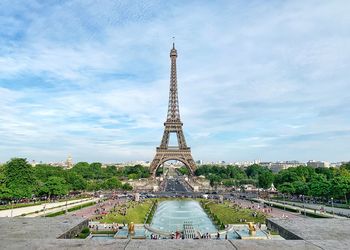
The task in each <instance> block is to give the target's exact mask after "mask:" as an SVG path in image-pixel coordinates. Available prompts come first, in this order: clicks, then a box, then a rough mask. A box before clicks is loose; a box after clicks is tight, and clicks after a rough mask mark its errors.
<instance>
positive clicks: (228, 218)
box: [207, 201, 266, 225]
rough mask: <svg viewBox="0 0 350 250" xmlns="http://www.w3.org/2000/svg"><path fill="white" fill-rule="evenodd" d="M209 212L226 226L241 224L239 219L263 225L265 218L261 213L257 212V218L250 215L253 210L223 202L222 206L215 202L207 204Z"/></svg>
mask: <svg viewBox="0 0 350 250" xmlns="http://www.w3.org/2000/svg"><path fill="white" fill-rule="evenodd" d="M207 204H208V206H209V208H210V210H211V212H212V213H213V214H215V215H216V216H217V217H218V218H219V219H220V221H221V222H223V223H224V224H225V225H227V224H241V223H242V222H240V219H243V220H246V221H247V222H250V221H252V222H254V223H257V222H260V223H265V219H266V216H265V215H264V214H263V213H260V212H257V217H254V216H253V215H252V214H253V212H254V210H250V209H246V208H239V207H238V206H237V205H235V206H234V205H233V204H232V203H229V202H227V201H225V203H224V204H217V203H215V202H207Z"/></svg>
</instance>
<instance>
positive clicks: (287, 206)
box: [256, 199, 343, 218]
mask: <svg viewBox="0 0 350 250" xmlns="http://www.w3.org/2000/svg"><path fill="white" fill-rule="evenodd" d="M256 200H259V201H261V202H265V203H268V204H272V205H282V206H285V207H286V208H290V209H296V210H300V211H301V212H302V213H303V212H304V211H306V213H310V214H317V215H321V216H324V217H329V218H332V217H334V218H343V217H341V216H338V215H334V216H333V215H332V214H330V213H321V212H320V211H317V209H316V211H315V209H310V208H306V207H305V208H302V207H300V206H294V205H292V204H283V203H282V202H279V201H268V200H264V199H256Z"/></svg>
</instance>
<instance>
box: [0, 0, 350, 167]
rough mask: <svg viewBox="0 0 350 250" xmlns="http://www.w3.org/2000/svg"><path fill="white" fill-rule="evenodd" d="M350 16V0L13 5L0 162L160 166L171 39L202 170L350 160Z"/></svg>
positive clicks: (0, 105) (4, 62) (2, 52)
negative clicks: (256, 162)
mask: <svg viewBox="0 0 350 250" xmlns="http://www.w3.org/2000/svg"><path fill="white" fill-rule="evenodd" d="M5 10H6V12H5ZM349 12H350V5H349V4H346V3H345V2H344V1H331V2H326V1H321V2H320V1H307V2H301V1H284V2H280V1H269V2H263V3H262V2H260V1H250V2H248V1H218V2H216V1H215V3H214V2H212V1H166V2H163V1H151V2H149V1H137V3H136V2H135V3H124V2H122V1H103V3H102V4H97V3H94V2H92V1H91V2H90V1H89V2H86V1H57V2H54V3H52V2H50V4H48V3H47V4H45V3H40V2H37V1H30V2H27V3H17V4H16V3H12V2H11V1H2V2H1V3H0V14H1V15H0V24H1V27H4V28H3V29H1V31H0V45H1V46H0V114H1V115H0V162H5V161H7V160H9V159H10V158H12V157H26V158H28V159H30V160H32V159H35V160H37V161H44V162H50V161H62V160H64V159H66V157H67V156H68V155H69V154H71V155H72V156H73V159H74V160H75V161H89V162H93V161H100V162H119V161H133V160H139V159H144V160H147V159H148V160H149V161H151V160H152V157H153V156H154V148H155V147H156V146H158V144H159V138H160V137H161V135H162V133H163V122H164V120H165V118H166V111H167V102H168V91H169V90H168V88H169V74H170V64H169V50H170V48H171V45H172V37H173V36H175V37H176V47H177V50H178V62H177V66H178V88H179V99H180V113H181V119H182V121H183V123H184V131H185V136H186V140H187V143H188V144H189V145H190V146H191V148H192V154H193V157H194V160H195V161H196V160H198V159H200V160H203V161H219V160H225V161H227V162H230V161H244V160H249V159H261V160H262V161H278V160H288V159H292V160H294V159H295V160H299V161H303V162H306V161H308V160H311V159H315V160H323V161H330V162H336V161H348V160H349V156H348V150H349V146H348V142H349V139H350V129H349V123H350V100H349V98H348V96H349V94H348V93H349V92H350V84H349V83H348V68H349V66H348V65H349V63H350V47H349V45H348V44H349V41H350V30H349V29H348V26H349V23H350V16H349V15H348V13H349ZM218 149H220V150H218Z"/></svg>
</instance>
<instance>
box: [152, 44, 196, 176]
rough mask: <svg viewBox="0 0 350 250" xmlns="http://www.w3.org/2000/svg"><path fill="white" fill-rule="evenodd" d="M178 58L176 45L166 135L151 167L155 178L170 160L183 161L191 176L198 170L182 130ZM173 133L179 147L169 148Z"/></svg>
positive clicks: (171, 57)
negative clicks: (177, 71) (177, 69)
mask: <svg viewBox="0 0 350 250" xmlns="http://www.w3.org/2000/svg"><path fill="white" fill-rule="evenodd" d="M176 58H177V51H176V49H175V44H174V43H173V48H172V49H171V50H170V59H171V73H170V92H169V104H168V114H167V119H166V122H165V123H164V126H165V128H164V133H163V138H162V141H161V143H160V146H159V147H157V151H156V155H155V156H154V159H153V161H152V163H151V166H150V172H151V173H152V175H153V176H155V173H156V171H157V169H158V167H159V166H161V165H162V164H163V163H164V162H166V161H169V160H177V161H181V162H182V163H183V164H185V166H187V167H188V169H189V170H190V172H191V174H193V172H194V171H195V169H196V164H195V163H194V160H193V158H192V154H191V148H190V147H187V145H186V140H185V136H184V132H183V130H182V125H183V123H182V122H181V120H180V111H179V100H178V95H177V75H176ZM171 133H175V134H176V138H177V142H178V146H169V137H170V134H171Z"/></svg>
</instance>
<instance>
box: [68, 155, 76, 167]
mask: <svg viewBox="0 0 350 250" xmlns="http://www.w3.org/2000/svg"><path fill="white" fill-rule="evenodd" d="M73 165H74V164H73V158H72V156H71V155H68V158H67V160H66V169H70V168H72V167H73Z"/></svg>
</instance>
